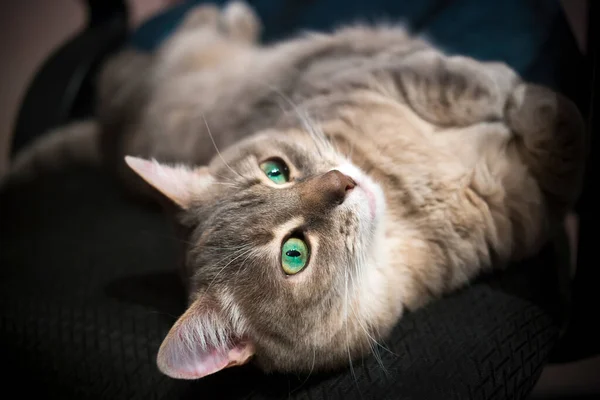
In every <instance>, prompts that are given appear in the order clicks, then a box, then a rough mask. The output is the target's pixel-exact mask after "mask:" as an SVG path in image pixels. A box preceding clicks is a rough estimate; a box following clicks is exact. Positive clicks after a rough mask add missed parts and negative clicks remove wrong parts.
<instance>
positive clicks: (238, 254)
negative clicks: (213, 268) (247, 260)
mask: <svg viewBox="0 0 600 400" xmlns="http://www.w3.org/2000/svg"><path fill="white" fill-rule="evenodd" d="M251 251H252V248H250V249H246V250H245V251H240V252H237V253H234V256H233V258H232V259H231V260H230V261H229V262H228V263H227V264H225V265H224V266H223V267H221V268H220V269H219V271H218V272H217V273H216V275H215V276H214V277H213V279H212V280H211V281H210V283H209V284H208V287H207V289H206V290H207V291H208V290H209V289H210V288H211V286H212V285H213V283H214V282H215V280H216V279H217V278H218V277H219V275H220V274H221V272H223V270H225V268H227V267H228V266H229V265H231V263H232V262H234V261H235V260H237V259H238V258H240V257H243V256H244V255H246V254H248V253H249V252H251ZM236 254H237V255H236Z"/></svg>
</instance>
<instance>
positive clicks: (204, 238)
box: [127, 131, 399, 379]
mask: <svg viewBox="0 0 600 400" xmlns="http://www.w3.org/2000/svg"><path fill="white" fill-rule="evenodd" d="M127 163H128V164H129V165H130V167H132V169H133V170H135V171H136V172H137V173H138V174H139V175H140V176H141V177H143V178H144V179H145V180H146V181H147V182H148V183H150V184H151V185H152V186H154V187H155V188H157V189H158V190H159V191H160V192H162V193H163V194H164V195H165V196H166V197H168V198H169V199H171V200H172V201H173V202H174V203H175V204H177V205H178V206H179V207H180V208H181V209H182V221H183V223H184V224H185V225H187V226H188V227H190V231H191V234H190V236H189V237H188V238H186V240H187V241H188V242H189V246H190V247H189V250H188V252H187V258H186V264H187V270H188V271H189V276H190V286H189V287H190V299H189V302H190V304H189V308H188V309H187V311H186V312H185V313H184V314H183V315H182V316H181V317H180V318H179V320H178V321H177V322H176V323H175V325H174V326H173V327H172V329H171V331H170V332H169V334H168V335H167V337H166V338H165V340H164V342H163V344H162V346H161V348H160V351H159V355H158V366H159V368H160V369H161V370H162V371H163V372H164V373H165V374H167V375H169V376H171V377H175V378H184V379H195V378H200V377H202V376H205V375H208V374H211V373H214V372H216V371H219V370H221V369H223V368H226V367H228V366H231V365H239V364H243V363H245V362H247V361H248V360H249V359H250V358H251V357H254V358H255V360H256V361H257V362H258V364H259V365H260V366H261V367H262V368H264V369H266V370H279V371H310V370H313V369H323V368H330V367H334V366H338V365H340V364H345V363H348V361H349V358H355V357H356V356H357V355H360V354H362V353H364V352H365V350H367V349H369V344H370V343H369V340H373V337H374V336H377V333H381V334H384V333H385V330H388V329H389V328H390V327H391V325H392V323H393V321H394V320H395V318H397V316H398V315H397V314H398V313H399V310H398V309H394V310H389V309H384V308H383V307H382V308H381V309H380V310H378V311H377V312H375V311H374V310H373V308H374V307H377V308H379V307H380V306H379V305H380V303H385V301H384V299H378V298H377V296H380V295H384V294H382V293H378V292H377V291H373V290H371V289H372V288H373V287H378V283H377V282H375V281H376V280H377V279H382V278H381V276H379V275H378V274H377V271H376V270H377V268H378V264H379V262H378V260H379V259H380V258H381V257H382V256H383V253H385V251H384V250H385V249H383V248H382V247H383V237H384V232H383V231H384V227H383V223H384V218H383V216H384V213H385V209H386V204H385V199H384V195H383V192H382V189H381V187H380V186H379V185H378V184H377V183H375V182H374V181H373V180H372V179H370V178H369V177H368V176H367V175H365V173H364V172H362V171H360V170H359V169H358V168H357V167H355V166H354V165H352V164H351V163H350V162H349V161H348V160H347V158H346V157H344V156H342V155H341V154H340V153H339V152H337V151H336V150H335V149H334V148H333V147H332V146H331V145H330V144H329V143H328V142H327V141H326V140H325V139H323V138H322V137H320V136H318V135H313V134H308V133H305V132H301V131H293V132H286V133H285V135H283V134H282V133H281V132H275V131H272V132H264V133H260V134H258V135H256V136H254V137H251V138H249V139H247V140H245V141H244V142H241V143H239V144H237V145H235V146H232V147H231V148H229V149H227V150H226V151H225V152H223V153H222V155H217V156H216V157H215V158H214V160H213V161H212V162H211V163H210V164H209V165H208V166H202V167H199V168H195V169H190V168H188V167H184V166H167V165H161V164H159V163H157V162H151V161H146V160H141V159H137V158H127ZM382 297H384V296H382ZM395 307H396V306H395ZM382 313H383V314H386V313H387V314H386V316H385V317H382ZM384 321H385V322H384ZM382 330H383V331H382Z"/></svg>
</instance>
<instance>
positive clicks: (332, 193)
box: [303, 169, 356, 210]
mask: <svg viewBox="0 0 600 400" xmlns="http://www.w3.org/2000/svg"><path fill="white" fill-rule="evenodd" d="M355 186H356V182H354V180H353V179H352V178H350V177H349V176H347V175H344V174H342V173H341V172H340V171H338V170H335V169H334V170H332V171H329V172H327V173H325V174H323V175H321V176H318V177H315V178H313V179H311V180H310V181H309V182H307V187H306V188H305V190H304V196H303V197H304V200H305V201H309V202H310V203H312V204H311V208H312V209H313V210H316V209H319V208H329V207H335V206H337V205H339V204H342V203H343V202H344V200H345V199H346V196H347V195H348V193H350V191H352V189H354V187H355Z"/></svg>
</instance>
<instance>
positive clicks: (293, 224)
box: [273, 217, 305, 239]
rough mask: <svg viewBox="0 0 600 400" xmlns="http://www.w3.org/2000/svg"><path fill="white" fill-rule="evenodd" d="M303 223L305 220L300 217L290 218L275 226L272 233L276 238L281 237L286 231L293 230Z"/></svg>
mask: <svg viewBox="0 0 600 400" xmlns="http://www.w3.org/2000/svg"><path fill="white" fill-rule="evenodd" d="M304 223H305V220H304V218H302V217H294V218H291V219H289V220H287V221H285V222H284V223H282V224H280V225H278V226H277V227H275V228H274V229H273V234H274V236H275V238H276V239H277V238H281V237H283V236H285V235H287V234H288V233H290V232H291V231H293V230H294V229H296V228H298V227H299V226H302V225H303V224H304Z"/></svg>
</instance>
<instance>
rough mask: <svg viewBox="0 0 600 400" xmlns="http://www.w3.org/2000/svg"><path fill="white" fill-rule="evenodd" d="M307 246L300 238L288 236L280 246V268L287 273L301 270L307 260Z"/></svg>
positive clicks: (291, 273) (295, 272) (290, 273)
mask: <svg viewBox="0 0 600 400" xmlns="http://www.w3.org/2000/svg"><path fill="white" fill-rule="evenodd" d="M308 252H309V251H308V246H307V244H306V243H305V242H304V240H302V239H298V238H289V239H288V240H286V241H285V242H284V243H283V246H281V268H283V272H285V273H286V274H287V275H294V274H297V273H298V272H300V271H302V270H303V269H304V267H306V263H307V262H308V255H309V254H308Z"/></svg>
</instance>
